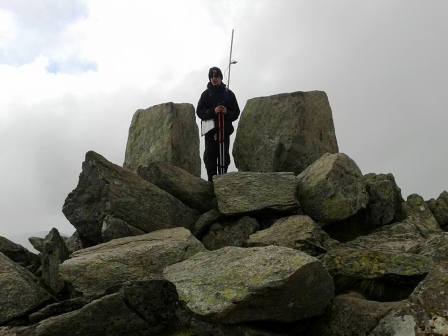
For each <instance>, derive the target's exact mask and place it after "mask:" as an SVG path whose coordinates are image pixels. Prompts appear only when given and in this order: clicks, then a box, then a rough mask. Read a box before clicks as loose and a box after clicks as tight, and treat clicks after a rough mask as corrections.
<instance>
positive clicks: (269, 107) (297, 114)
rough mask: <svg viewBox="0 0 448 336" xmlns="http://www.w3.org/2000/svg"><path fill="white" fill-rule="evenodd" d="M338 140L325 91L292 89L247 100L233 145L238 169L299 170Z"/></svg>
mask: <svg viewBox="0 0 448 336" xmlns="http://www.w3.org/2000/svg"><path fill="white" fill-rule="evenodd" d="M337 152H338V144H337V140H336V134H335V130H334V124H333V117H332V112H331V108H330V104H329V102H328V98H327V95H326V94H325V92H322V91H312V92H293V93H284V94H279V95H274V96H270V97H259V98H253V99H250V100H248V101H247V103H246V106H245V108H244V111H243V112H242V114H241V118H240V121H239V124H238V129H237V133H236V137H235V143H234V146H233V156H234V158H235V165H236V167H237V168H238V170H240V171H262V172H273V171H293V172H294V173H295V174H298V173H300V172H301V171H302V170H304V169H305V168H306V167H307V166H308V165H310V164H311V163H313V162H314V161H315V160H317V159H318V158H319V157H321V156H322V154H324V153H337Z"/></svg>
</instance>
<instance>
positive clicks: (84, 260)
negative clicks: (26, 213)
mask: <svg viewBox="0 0 448 336" xmlns="http://www.w3.org/2000/svg"><path fill="white" fill-rule="evenodd" d="M204 250H205V249H204V247H203V246H202V244H201V243H200V242H199V241H198V240H197V239H196V238H195V237H194V236H193V235H192V234H191V233H190V231H188V230H187V229H184V228H175V229H166V230H159V231H154V232H151V233H148V234H144V235H140V236H133V237H126V238H120V239H114V240H112V241H110V242H107V243H104V244H100V245H96V246H93V247H90V248H87V249H84V250H79V251H76V252H75V253H74V254H73V255H72V258H71V259H68V260H66V261H65V262H64V263H63V264H62V265H61V266H60V274H61V276H62V278H63V279H64V280H65V281H67V282H69V283H71V284H72V285H73V286H74V288H75V290H77V291H79V292H81V293H83V294H84V295H95V294H101V293H104V292H105V291H106V290H107V289H108V288H111V287H114V286H117V285H120V284H121V283H123V282H126V281H135V280H150V279H154V278H158V277H160V276H161V274H162V271H163V268H164V267H165V266H168V265H171V264H174V263H177V262H180V261H182V260H184V259H186V258H189V257H191V256H192V255H194V254H196V253H197V252H200V251H204Z"/></svg>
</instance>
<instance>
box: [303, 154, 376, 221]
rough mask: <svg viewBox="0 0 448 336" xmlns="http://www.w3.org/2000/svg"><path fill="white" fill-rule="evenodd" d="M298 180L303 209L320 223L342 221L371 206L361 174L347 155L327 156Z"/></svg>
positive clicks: (312, 165) (310, 167) (311, 166)
mask: <svg viewBox="0 0 448 336" xmlns="http://www.w3.org/2000/svg"><path fill="white" fill-rule="evenodd" d="M297 179H298V181H299V186H298V199H299V202H300V205H301V206H302V208H303V211H304V213H305V214H307V215H309V216H310V217H311V218H313V219H314V220H315V221H317V222H322V223H331V222H337V221H341V220H343V219H346V218H348V217H350V216H353V215H355V214H356V213H357V212H358V211H359V210H361V209H364V208H365V207H366V205H367V201H368V195H367V191H366V187H365V184H364V181H363V178H362V174H361V170H360V169H359V168H358V166H357V165H356V163H355V162H354V161H353V160H352V159H351V158H349V157H348V156H347V155H346V154H343V153H339V154H328V153H327V154H324V155H323V156H322V157H321V158H319V159H318V160H317V161H315V162H314V163H313V164H311V165H310V166H309V167H308V168H307V169H305V170H304V171H303V172H302V173H300V174H299V175H298V176H297Z"/></svg>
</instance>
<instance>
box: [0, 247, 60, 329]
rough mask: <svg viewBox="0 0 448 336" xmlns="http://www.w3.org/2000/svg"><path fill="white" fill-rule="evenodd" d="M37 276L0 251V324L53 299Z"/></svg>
mask: <svg viewBox="0 0 448 336" xmlns="http://www.w3.org/2000/svg"><path fill="white" fill-rule="evenodd" d="M37 283H38V280H37V278H36V277H35V276H34V275H33V274H32V273H31V272H29V271H28V270H26V269H25V268H23V267H22V266H20V265H18V264H16V263H14V262H13V261H12V260H11V259H9V258H8V257H6V256H5V255H4V254H3V253H0V325H1V324H3V323H5V322H7V321H9V320H12V319H14V318H17V317H20V316H22V315H24V314H26V313H28V312H30V311H32V310H33V309H35V308H37V307H39V306H40V305H42V304H44V303H46V302H48V301H51V300H52V297H51V296H50V294H49V293H48V292H47V291H45V290H44V289H43V288H41V287H40V286H39V285H38V284H37Z"/></svg>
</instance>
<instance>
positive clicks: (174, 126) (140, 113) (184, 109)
mask: <svg viewBox="0 0 448 336" xmlns="http://www.w3.org/2000/svg"><path fill="white" fill-rule="evenodd" d="M160 161H162V162H170V163H171V164H173V165H174V166H177V167H180V168H182V169H185V170H186V171H188V172H190V173H191V174H193V175H196V176H201V159H200V157H199V130H198V126H197V124H196V117H195V111H194V107H193V105H191V104H174V103H165V104H159V105H155V106H152V107H149V108H147V109H146V110H143V109H142V110H137V112H135V114H134V116H133V118H132V122H131V126H130V127H129V136H128V143H127V145H126V155H125V160H124V167H126V168H129V169H131V170H137V168H138V167H139V166H148V165H149V164H151V163H153V162H160Z"/></svg>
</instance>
